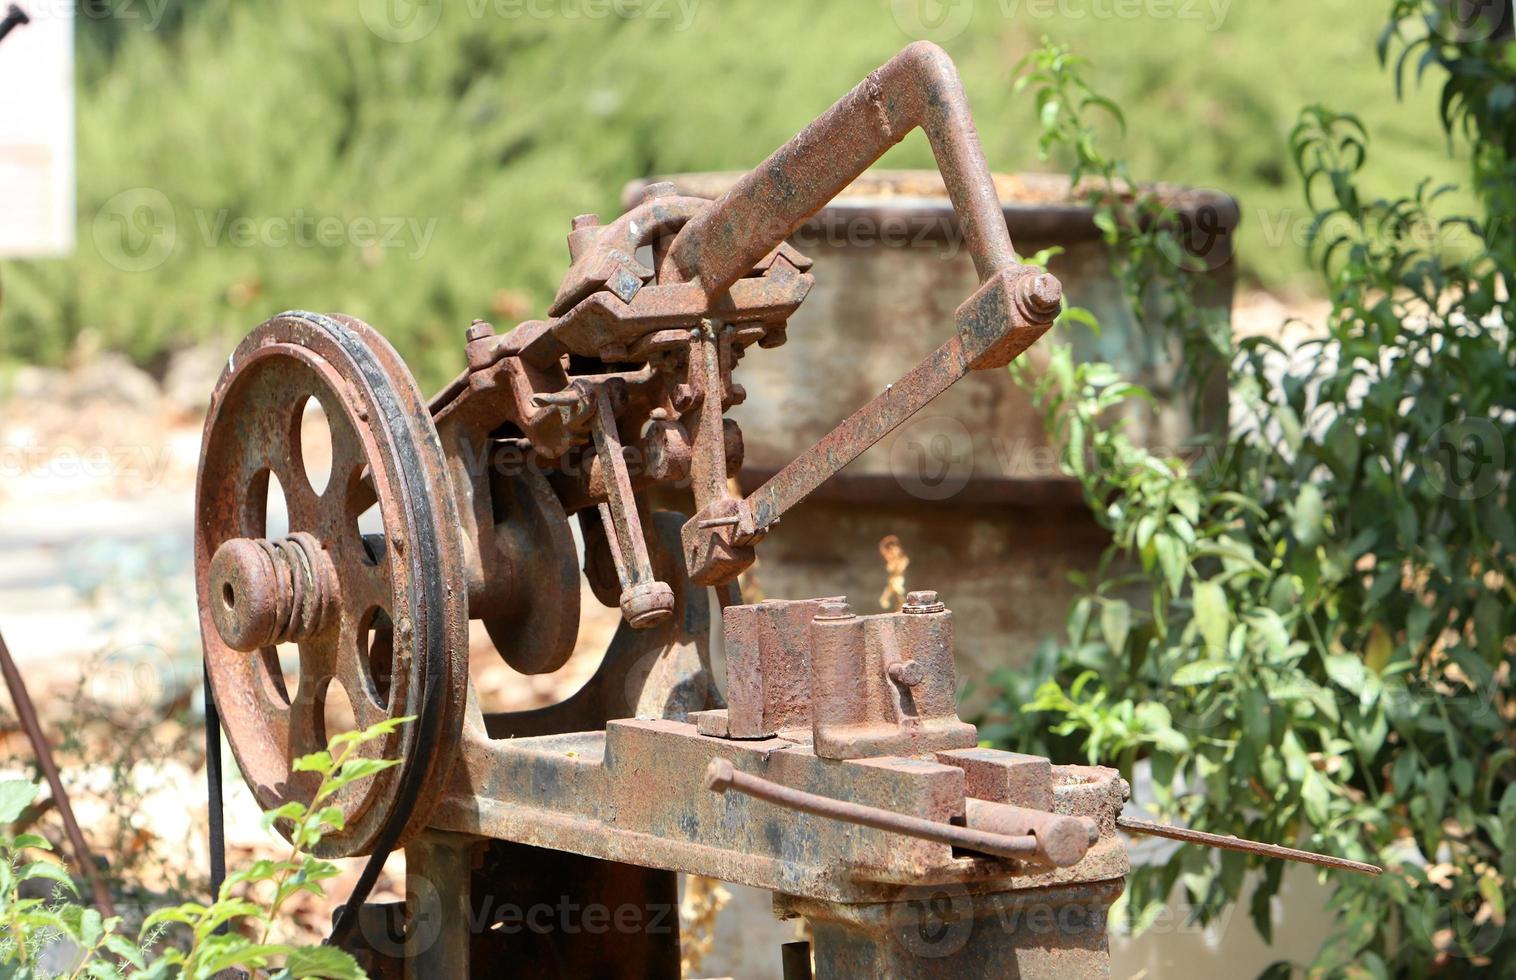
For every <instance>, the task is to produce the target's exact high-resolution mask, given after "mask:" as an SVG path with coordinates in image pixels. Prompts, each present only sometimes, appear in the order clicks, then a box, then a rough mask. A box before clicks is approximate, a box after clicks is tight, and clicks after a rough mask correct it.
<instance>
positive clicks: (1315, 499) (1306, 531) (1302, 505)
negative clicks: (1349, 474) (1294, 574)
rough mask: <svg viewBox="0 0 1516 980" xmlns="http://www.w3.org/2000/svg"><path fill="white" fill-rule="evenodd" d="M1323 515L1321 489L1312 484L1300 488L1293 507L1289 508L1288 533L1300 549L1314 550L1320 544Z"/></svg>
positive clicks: (1323, 506) (1324, 511)
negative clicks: (1292, 536)
mask: <svg viewBox="0 0 1516 980" xmlns="http://www.w3.org/2000/svg"><path fill="white" fill-rule="evenodd" d="M1325 513H1326V504H1325V502H1324V501H1323V500H1322V498H1321V489H1320V488H1319V487H1317V486H1316V484H1314V483H1307V484H1305V485H1304V486H1302V487H1301V488H1300V490H1299V495H1298V496H1297V497H1296V498H1295V503H1294V505H1293V506H1291V507H1290V533H1292V534H1293V535H1294V536H1295V540H1296V541H1299V542H1300V544H1301V546H1302V547H1305V548H1314V547H1316V546H1317V545H1318V544H1320V543H1321V535H1322V523H1323V521H1324V519H1325Z"/></svg>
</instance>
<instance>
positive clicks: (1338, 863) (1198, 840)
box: [1116, 817, 1384, 875]
mask: <svg viewBox="0 0 1516 980" xmlns="http://www.w3.org/2000/svg"><path fill="white" fill-rule="evenodd" d="M1116 826H1118V827H1120V828H1121V829H1122V830H1124V831H1126V832H1127V833H1129V834H1147V835H1149V836H1152V837H1167V838H1168V839H1169V840H1177V841H1183V842H1184V843H1186V844H1203V845H1205V846H1206V847H1219V848H1220V849H1222V850H1223V851H1241V852H1242V853H1244V854H1257V855H1259V856H1260V857H1272V858H1280V859H1281V860H1284V861H1299V862H1301V863H1302V864H1316V865H1320V866H1321V867H1323V868H1337V869H1339V870H1342V871H1356V872H1358V873H1359V874H1364V875H1379V874H1384V869H1383V868H1381V867H1379V866H1378V865H1374V864H1364V863H1363V862H1362V861H1349V860H1347V859H1346V858H1339V857H1330V856H1328V855H1326V854H1317V853H1315V852H1313V851H1301V850H1297V849H1296V848H1293V847H1281V846H1280V845H1278V844H1264V843H1262V842H1261V841H1255V840H1244V839H1242V838H1241V837H1229V836H1226V835H1224V834H1208V833H1206V832H1205V831H1203V830H1190V829H1189V828H1188V827H1171V826H1169V825H1168V824H1161V823H1152V822H1150V821H1147V820H1134V819H1133V818H1131V817H1117V818H1116Z"/></svg>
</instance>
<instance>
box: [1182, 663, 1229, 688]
mask: <svg viewBox="0 0 1516 980" xmlns="http://www.w3.org/2000/svg"><path fill="white" fill-rule="evenodd" d="M1231 672H1232V665H1231V664H1230V663H1228V662H1226V661H1225V660H1199V661H1196V662H1194V663H1188V664H1185V665H1184V666H1182V667H1180V668H1179V669H1178V670H1176V671H1174V674H1173V676H1172V677H1170V678H1169V683H1170V684H1172V685H1174V686H1175V687H1203V686H1205V685H1206V684H1209V683H1211V682H1212V681H1214V680H1215V679H1216V678H1218V677H1221V676H1222V675H1224V674H1229V673H1231Z"/></svg>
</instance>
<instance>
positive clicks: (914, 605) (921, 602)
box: [900, 589, 947, 616]
mask: <svg viewBox="0 0 1516 980" xmlns="http://www.w3.org/2000/svg"><path fill="white" fill-rule="evenodd" d="M946 609H947V606H945V605H943V603H942V601H941V600H940V599H938V598H937V593H935V592H932V591H931V590H929V589H923V590H921V591H920V592H907V593H906V594H905V605H904V606H902V607H901V608H900V611H901V612H903V613H908V614H910V615H912V616H922V615H926V614H927V613H939V612H943V611H944V610H946Z"/></svg>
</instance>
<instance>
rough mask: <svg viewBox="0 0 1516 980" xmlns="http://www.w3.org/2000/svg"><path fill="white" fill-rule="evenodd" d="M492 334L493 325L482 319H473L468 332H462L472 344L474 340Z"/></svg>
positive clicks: (493, 333) (485, 337)
mask: <svg viewBox="0 0 1516 980" xmlns="http://www.w3.org/2000/svg"><path fill="white" fill-rule="evenodd" d="M493 336H495V328H494V327H492V326H490V325H489V324H488V323H485V322H484V321H483V320H475V321H474V324H473V326H471V327H469V328H468V332H467V333H466V334H464V339H466V340H467V341H468V342H469V343H471V344H472V343H473V342H474V341H476V340H485V339H487V338H490V337H493Z"/></svg>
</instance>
